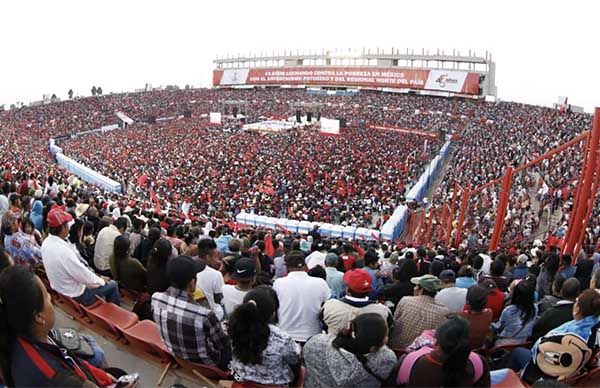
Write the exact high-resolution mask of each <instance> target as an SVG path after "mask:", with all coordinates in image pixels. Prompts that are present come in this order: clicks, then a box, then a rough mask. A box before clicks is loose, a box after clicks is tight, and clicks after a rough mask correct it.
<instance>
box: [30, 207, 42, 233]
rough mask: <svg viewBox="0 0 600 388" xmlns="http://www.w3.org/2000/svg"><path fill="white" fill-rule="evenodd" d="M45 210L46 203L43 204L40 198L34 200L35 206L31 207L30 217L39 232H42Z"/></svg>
mask: <svg viewBox="0 0 600 388" xmlns="http://www.w3.org/2000/svg"><path fill="white" fill-rule="evenodd" d="M43 210H44V205H42V201H40V200H37V199H36V200H35V201H33V206H32V207H31V214H30V215H29V218H31V221H32V222H33V226H34V227H35V229H36V230H37V231H38V232H40V233H41V232H42V230H43V229H42V221H43V214H42V212H43Z"/></svg>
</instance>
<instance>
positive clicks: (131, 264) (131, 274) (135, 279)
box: [110, 236, 147, 292]
mask: <svg viewBox="0 0 600 388" xmlns="http://www.w3.org/2000/svg"><path fill="white" fill-rule="evenodd" d="M129 245H130V243H129V238H128V237H127V236H118V237H117V238H115V247H114V248H113V252H114V253H113V255H112V256H111V257H110V272H111V273H112V274H113V279H114V280H115V281H117V282H119V284H121V286H123V287H125V288H128V289H131V290H135V291H138V292H144V291H146V282H147V281H146V268H144V266H143V265H142V263H140V262H139V260H138V259H134V258H133V257H131V256H129V252H130V249H129V248H130V247H129Z"/></svg>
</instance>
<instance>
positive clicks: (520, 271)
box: [510, 253, 529, 280]
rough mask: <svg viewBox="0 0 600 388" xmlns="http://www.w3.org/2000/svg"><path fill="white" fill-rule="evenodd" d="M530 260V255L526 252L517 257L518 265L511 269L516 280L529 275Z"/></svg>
mask: <svg viewBox="0 0 600 388" xmlns="http://www.w3.org/2000/svg"><path fill="white" fill-rule="evenodd" d="M528 260H529V257H528V256H527V255H526V254H524V253H522V254H520V255H519V257H517V265H516V266H514V267H513V268H512V269H511V271H510V272H511V274H512V278H513V279H514V280H517V279H524V278H525V276H527V273H528V272H529V267H527V261H528Z"/></svg>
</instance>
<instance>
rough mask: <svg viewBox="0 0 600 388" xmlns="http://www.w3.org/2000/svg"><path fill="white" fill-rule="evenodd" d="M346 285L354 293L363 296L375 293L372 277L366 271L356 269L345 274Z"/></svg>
mask: <svg viewBox="0 0 600 388" xmlns="http://www.w3.org/2000/svg"><path fill="white" fill-rule="evenodd" d="M344 283H346V284H347V285H348V288H349V289H350V290H352V291H354V292H359V293H361V294H363V293H367V292H371V291H373V287H372V286H371V284H372V281H371V275H369V273H368V272H367V271H365V270H364V269H355V270H354V271H348V272H346V273H345V274H344Z"/></svg>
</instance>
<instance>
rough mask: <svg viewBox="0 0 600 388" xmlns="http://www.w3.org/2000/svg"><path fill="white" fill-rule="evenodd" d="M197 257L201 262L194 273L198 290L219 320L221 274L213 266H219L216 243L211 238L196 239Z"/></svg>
mask: <svg viewBox="0 0 600 388" xmlns="http://www.w3.org/2000/svg"><path fill="white" fill-rule="evenodd" d="M198 258H199V260H198V261H199V262H200V263H201V266H200V268H201V269H200V272H198V274H197V275H196V280H197V283H196V285H197V286H198V290H200V291H201V292H202V293H203V294H204V297H205V298H206V300H207V302H208V304H209V306H210V308H211V309H212V310H213V311H214V312H215V314H216V315H217V317H218V318H219V320H223V318H224V317H225V312H224V311H223V305H222V301H223V285H224V284H225V281H224V280H223V274H221V272H219V271H217V270H216V269H215V268H214V266H217V265H218V266H220V265H221V262H220V260H219V251H218V250H217V244H216V243H215V241H214V240H213V239H212V238H203V239H201V240H200V241H198Z"/></svg>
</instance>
